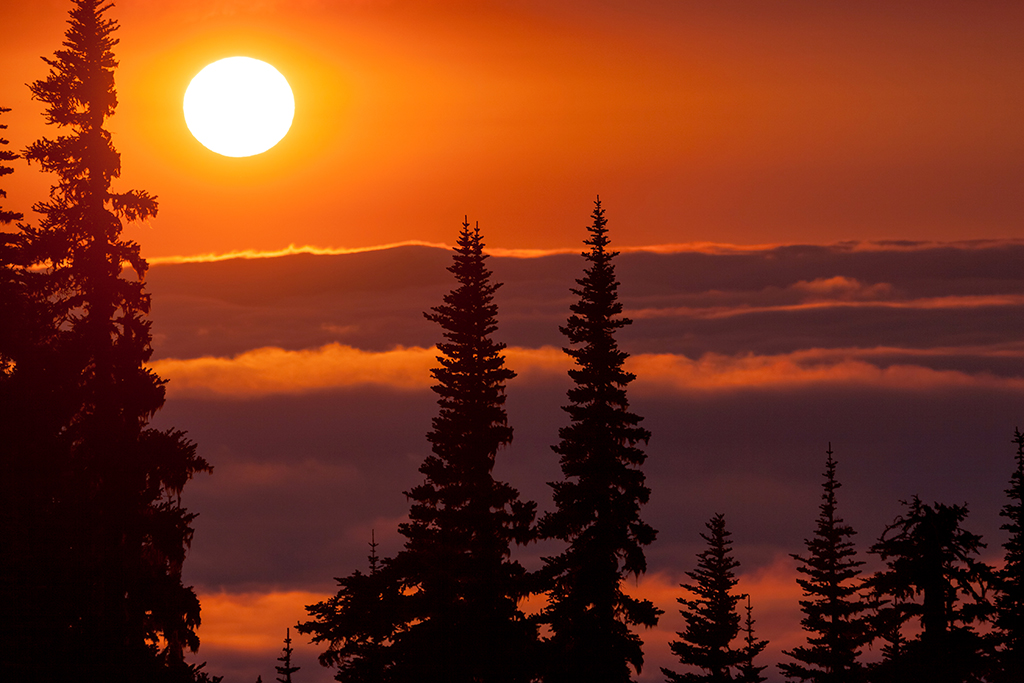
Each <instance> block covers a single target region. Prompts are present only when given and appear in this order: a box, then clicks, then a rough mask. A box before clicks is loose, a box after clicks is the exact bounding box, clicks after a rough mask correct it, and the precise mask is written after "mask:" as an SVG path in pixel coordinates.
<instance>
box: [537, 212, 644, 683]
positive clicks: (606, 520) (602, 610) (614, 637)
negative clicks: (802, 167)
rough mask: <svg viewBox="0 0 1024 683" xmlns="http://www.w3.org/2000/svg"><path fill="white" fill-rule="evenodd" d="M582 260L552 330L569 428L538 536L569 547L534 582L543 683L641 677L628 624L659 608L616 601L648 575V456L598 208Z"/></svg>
mask: <svg viewBox="0 0 1024 683" xmlns="http://www.w3.org/2000/svg"><path fill="white" fill-rule="evenodd" d="M592 218H593V223H592V224H591V225H590V226H589V228H588V230H589V232H590V236H589V238H588V239H587V240H585V244H587V245H588V246H589V247H590V250H589V251H586V252H584V253H583V257H584V258H585V259H586V261H587V263H588V267H587V268H586V270H585V273H584V276H583V277H582V278H581V279H577V280H576V283H577V285H578V287H577V288H573V289H572V292H573V294H575V295H576V296H577V297H579V299H578V301H576V302H575V303H573V304H572V306H571V310H572V315H570V316H569V319H568V323H567V324H566V326H565V327H562V328H560V329H561V331H562V334H564V335H565V336H566V337H567V338H568V340H569V343H570V345H571V346H570V347H569V348H566V349H565V352H566V353H567V354H568V355H569V356H570V357H571V358H572V359H573V361H574V364H575V366H574V367H573V368H572V369H571V370H569V376H570V377H571V378H572V380H573V382H574V386H573V387H572V388H571V389H569V391H568V398H569V401H570V403H569V405H567V406H565V407H564V408H563V409H564V410H565V411H566V412H567V413H568V414H569V418H570V424H569V425H568V426H565V427H562V428H561V429H559V432H558V434H559V437H560V439H561V440H560V442H559V443H558V445H556V446H554V447H553V450H554V451H555V453H557V454H558V455H559V456H561V460H560V461H561V467H562V474H563V476H564V479H563V480H562V481H560V482H556V483H552V484H551V486H552V488H553V489H554V502H555V510H554V511H553V512H551V513H549V514H547V515H545V517H544V518H543V520H542V521H541V533H542V535H543V536H544V537H546V538H551V539H559V540H561V541H564V542H565V543H567V544H568V547H567V548H566V550H565V551H564V552H562V553H561V554H560V555H558V556H556V557H546V558H544V562H545V567H544V568H543V570H542V574H543V576H544V577H545V580H546V581H547V585H548V587H549V603H548V606H547V607H546V608H545V609H544V611H543V613H542V615H541V619H542V621H543V622H544V623H546V624H548V625H549V626H550V629H551V637H550V639H549V641H548V643H547V645H548V654H547V662H546V669H547V674H546V676H545V680H546V681H547V683H560V682H561V681H584V680H585V681H593V682H595V683H597V682H601V681H608V682H612V681H628V680H630V677H631V672H630V666H632V667H633V669H635V670H636V671H637V672H640V670H641V667H642V666H643V651H642V649H641V641H640V637H639V636H638V635H637V634H636V633H635V632H633V630H632V628H633V627H635V626H646V627H653V626H655V625H656V624H657V623H658V615H659V614H660V613H661V610H659V609H658V608H656V607H655V606H654V604H653V603H651V602H650V601H648V600H638V599H635V598H633V597H630V596H628V595H626V594H625V593H623V591H622V588H621V585H620V584H621V582H622V580H623V579H624V578H625V577H626V576H628V575H633V576H635V577H639V575H641V574H643V573H644V572H645V571H646V570H647V560H646V557H645V555H644V547H645V546H647V545H650V544H651V543H652V542H653V541H654V538H655V535H656V532H655V530H654V529H653V528H651V526H650V525H648V524H647V523H645V522H644V521H643V520H642V519H641V518H640V507H641V505H643V504H645V503H647V501H648V499H649V498H650V489H648V488H647V486H646V483H645V479H644V473H643V471H642V470H641V469H640V467H641V466H642V465H643V463H644V461H645V460H646V458H647V456H646V454H645V453H644V452H643V450H641V448H640V447H639V446H638V444H641V443H644V444H646V443H647V441H648V439H649V438H650V432H648V431H647V430H646V429H643V428H642V427H640V426H639V423H640V421H641V419H642V418H641V417H639V416H638V415H636V414H634V413H632V412H630V410H629V401H628V399H627V397H626V387H627V386H628V385H629V383H630V382H632V381H633V380H634V379H635V376H634V375H633V374H632V373H629V372H626V371H625V370H624V369H623V363H624V361H625V360H626V358H627V357H628V354H627V353H625V352H624V351H622V350H620V349H619V347H618V344H617V342H616V340H615V332H616V331H617V330H619V329H621V328H623V327H625V326H626V325H628V324H630V322H631V321H630V320H629V319H628V318H624V317H621V313H622V304H621V303H620V302H619V300H618V286H619V283H618V282H617V281H616V279H615V267H614V264H613V263H612V260H613V259H614V258H615V256H616V255H617V252H615V251H611V250H610V249H609V248H608V245H609V239H608V229H607V227H606V226H607V220H606V219H605V216H604V210H603V209H602V207H601V200H600V198H598V200H597V201H596V202H595V208H594V213H593V214H592Z"/></svg>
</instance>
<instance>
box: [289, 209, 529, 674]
mask: <svg viewBox="0 0 1024 683" xmlns="http://www.w3.org/2000/svg"><path fill="white" fill-rule="evenodd" d="M483 247H484V244H483V241H482V238H481V234H480V230H479V226H477V227H473V228H471V227H470V225H469V222H468V220H467V221H466V222H464V223H463V226H462V230H461V231H460V233H459V239H458V244H457V246H456V247H455V253H454V256H453V263H452V265H451V266H450V267H449V268H448V270H449V271H450V272H451V273H452V274H453V275H454V276H455V279H456V281H457V283H458V284H457V286H456V287H455V289H453V290H452V291H451V292H449V293H448V294H446V295H445V297H444V303H443V304H442V305H440V306H437V307H434V308H433V309H431V312H429V313H426V314H425V315H426V317H427V318H428V319H429V320H431V321H433V322H436V323H438V325H440V326H441V328H442V330H443V336H444V339H445V341H444V342H442V343H439V344H438V345H437V347H438V350H439V351H440V353H441V355H439V356H438V357H437V360H438V362H439V363H440V367H437V368H434V369H433V370H432V371H431V372H432V374H433V376H434V378H435V379H436V380H437V384H435V385H434V386H433V387H432V388H433V391H434V392H435V393H436V394H437V395H438V406H439V410H438V414H437V416H436V417H435V418H434V419H433V423H432V426H433V428H432V429H431V431H430V432H429V433H428V434H427V439H428V441H429V442H430V444H431V451H432V453H431V455H429V456H427V457H426V458H425V459H424V461H423V464H422V465H421V466H420V472H421V473H422V474H423V475H424V481H423V483H422V484H420V485H419V486H416V487H414V488H413V489H412V490H410V491H408V492H407V493H406V496H407V497H408V498H409V499H410V500H411V501H412V504H411V506H410V510H409V521H408V522H406V523H403V524H401V525H400V526H399V531H400V533H401V534H402V535H403V536H405V538H406V541H405V546H404V548H403V549H402V550H401V551H400V552H399V553H398V554H397V555H396V556H395V557H394V558H390V559H386V560H384V561H383V562H382V563H381V568H380V571H379V572H377V574H375V575H374V576H376V577H379V578H378V579H376V580H378V581H380V582H381V584H380V585H381V586H383V588H381V590H382V594H383V595H385V596H388V600H389V602H388V603H387V604H385V605H383V610H384V612H385V613H386V614H387V615H388V616H387V618H388V619H390V624H389V625H388V628H389V635H388V638H387V640H388V641H389V642H390V645H389V647H388V656H387V660H388V662H387V664H388V666H387V677H388V680H390V681H401V682H403V683H404V682H405V681H409V682H410V683H411V682H412V681H417V682H423V683H431V682H435V681H436V682H437V683H442V682H444V683H463V682H469V681H474V682H476V681H480V682H486V681H496V682H506V681H507V682H509V683H512V682H518V681H529V680H532V678H533V677H534V662H535V660H536V656H535V653H534V650H535V648H536V641H537V627H536V625H535V624H534V623H533V622H532V621H530V620H528V619H527V618H526V616H525V615H524V614H523V613H522V612H521V611H520V609H519V606H518V603H519V600H520V599H521V598H523V597H524V596H525V595H526V594H527V593H528V591H529V584H528V580H529V577H528V576H527V573H526V571H525V570H524V569H523V567H522V566H521V565H520V564H519V563H518V562H516V561H513V560H512V559H511V544H512V543H513V542H527V541H529V540H532V538H533V535H534V531H533V529H532V526H531V525H532V523H533V519H534V516H535V514H536V513H535V504H534V503H532V502H524V501H521V500H519V493H518V491H516V489H515V488H513V487H512V486H510V485H509V484H507V483H504V482H501V481H498V480H496V479H495V478H494V476H493V468H494V463H495V458H496V456H497V453H498V451H499V449H500V448H501V447H502V446H505V445H507V444H509V443H510V442H511V441H512V428H511V427H510V426H509V425H508V420H507V417H506V413H505V407H504V404H505V383H506V382H507V381H508V380H510V379H511V378H513V377H514V376H515V373H514V372H512V371H511V370H509V369H508V368H506V367H505V359H504V356H503V354H502V351H503V350H504V348H505V345H504V344H502V343H500V342H497V341H494V340H493V339H492V337H491V335H492V334H493V333H494V332H495V331H496V330H497V305H496V304H495V303H494V293H495V292H496V291H497V289H498V288H499V287H500V284H498V283H492V282H491V279H490V278H491V271H490V270H489V269H488V268H487V266H486V259H487V255H486V254H484V252H483ZM351 579H352V577H350V579H349V580H347V581H346V582H344V585H343V588H345V587H349V588H351V587H353V584H352V583H351ZM339 595H340V593H339ZM352 604H354V603H346V602H344V601H342V602H339V603H338V604H337V606H336V607H337V610H336V611H335V612H334V613H333V614H332V613H331V610H330V609H327V610H324V611H319V612H318V611H316V610H311V614H313V615H314V616H317V617H318V619H317V621H316V622H311V623H310V624H305V625H303V626H302V628H303V629H306V628H310V629H311V630H310V631H309V632H314V633H317V634H318V635H324V636H327V638H326V639H327V640H328V641H330V642H332V643H335V644H336V646H337V647H341V648H344V647H345V646H346V643H351V642H352V641H353V639H354V638H358V637H360V634H359V632H357V631H356V630H355V629H358V624H356V623H355V622H354V621H353V620H352V618H351V617H352V612H351V609H352ZM314 607H316V606H314ZM331 629H333V630H331ZM325 656H326V653H325ZM321 661H324V659H323V656H322V657H321ZM340 673H341V671H340V670H339V675H340Z"/></svg>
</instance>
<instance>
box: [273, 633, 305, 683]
mask: <svg viewBox="0 0 1024 683" xmlns="http://www.w3.org/2000/svg"><path fill="white" fill-rule="evenodd" d="M292 651H293V650H292V632H291V629H285V632H284V647H283V648H282V650H281V656H280V657H278V658H277V661H279V662H281V666H275V667H274V669H276V670H277V680H278V683H292V674H293V673H295V672H296V671H298V670H299V669H300V668H301V667H298V666H292Z"/></svg>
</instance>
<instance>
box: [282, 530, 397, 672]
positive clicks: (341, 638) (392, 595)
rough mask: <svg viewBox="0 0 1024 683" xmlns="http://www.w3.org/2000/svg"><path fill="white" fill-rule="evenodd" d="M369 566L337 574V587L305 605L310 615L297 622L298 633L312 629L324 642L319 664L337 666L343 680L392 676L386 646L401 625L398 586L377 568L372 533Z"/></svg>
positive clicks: (378, 563) (308, 631)
mask: <svg viewBox="0 0 1024 683" xmlns="http://www.w3.org/2000/svg"><path fill="white" fill-rule="evenodd" d="M368 559H369V565H370V570H369V573H368V574H363V573H362V572H360V571H356V572H354V573H352V574H351V575H349V576H347V577H345V578H340V579H335V580H336V581H337V582H338V585H339V589H338V593H337V594H336V595H335V596H334V597H332V598H331V599H329V600H326V601H324V602H320V603H317V604H315V605H308V606H307V607H306V611H307V612H309V614H310V616H312V617H313V621H309V622H306V623H304V624H299V625H298V626H297V627H296V630H297V631H298V632H299V633H306V634H314V637H313V641H312V642H314V643H327V645H328V647H327V650H325V651H324V652H323V653H322V654H321V655H320V656H319V661H320V664H321V666H333V667H337V669H338V672H337V673H336V674H335V679H337V680H338V681H344V682H345V683H384V681H390V680H391V679H392V676H391V669H392V664H393V659H392V653H391V651H390V648H391V645H392V639H393V637H394V635H395V632H396V630H397V629H398V628H399V625H398V624H397V623H396V620H397V619H398V613H399V607H400V606H399V590H398V586H397V583H395V582H394V581H393V580H391V577H390V576H388V575H386V574H384V573H382V572H381V566H380V561H379V558H378V556H377V543H376V541H375V540H374V539H373V537H372V536H371V540H370V556H369V558H368Z"/></svg>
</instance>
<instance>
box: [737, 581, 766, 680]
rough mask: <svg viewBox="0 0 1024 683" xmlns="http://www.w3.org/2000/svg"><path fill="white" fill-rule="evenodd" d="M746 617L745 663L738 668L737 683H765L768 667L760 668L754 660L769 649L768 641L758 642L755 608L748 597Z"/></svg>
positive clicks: (744, 631)
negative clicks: (755, 626)
mask: <svg viewBox="0 0 1024 683" xmlns="http://www.w3.org/2000/svg"><path fill="white" fill-rule="evenodd" d="M743 609H744V610H746V617H744V619H743V628H742V631H743V657H744V659H743V662H742V663H741V664H740V665H739V666H738V667H737V668H736V681H737V682H738V683H764V682H765V681H767V680H768V679H767V678H766V677H765V676H764V674H763V672H764V670H765V669H767V668H768V666H767V665H762V666H758V665H756V664H754V658H755V657H757V656H758V655H759V654H761V652H762V651H764V649H765V648H766V647H768V641H767V640H758V639H757V637H756V636H755V635H754V623H755V621H754V614H753V613H754V607H753V606H752V605H751V604H750V596H749V595H748V596H747V604H746V606H745V607H744V608H743Z"/></svg>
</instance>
